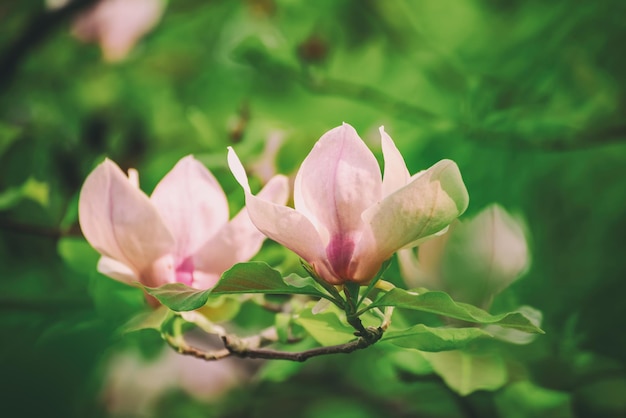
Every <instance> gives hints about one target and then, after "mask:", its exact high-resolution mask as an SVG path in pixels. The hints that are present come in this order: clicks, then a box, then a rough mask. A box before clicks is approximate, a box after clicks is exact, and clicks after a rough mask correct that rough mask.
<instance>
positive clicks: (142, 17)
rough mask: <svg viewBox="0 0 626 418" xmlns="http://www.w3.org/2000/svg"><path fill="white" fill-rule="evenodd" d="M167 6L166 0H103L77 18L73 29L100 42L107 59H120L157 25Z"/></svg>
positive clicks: (89, 39)
mask: <svg viewBox="0 0 626 418" xmlns="http://www.w3.org/2000/svg"><path fill="white" fill-rule="evenodd" d="M164 9H165V1H164V0H100V1H99V2H98V3H97V4H96V5H95V6H94V7H93V8H91V9H90V10H88V11H87V12H85V13H83V14H81V15H80V16H79V17H78V19H76V21H75V22H74V27H73V33H74V35H75V36H76V37H77V38H79V39H81V40H83V41H85V42H98V43H99V44H100V47H101V49H102V55H103V56H104V59H105V60H106V61H110V62H114V61H120V60H122V59H124V58H125V57H126V56H127V55H128V54H129V53H130V51H131V50H132V49H133V47H134V46H135V44H136V43H137V42H138V41H139V40H140V39H141V38H142V37H143V36H144V35H145V34H147V33H148V32H150V31H151V30H152V28H154V26H156V24H157V23H158V22H159V20H160V19H161V15H162V14H163V10H164Z"/></svg>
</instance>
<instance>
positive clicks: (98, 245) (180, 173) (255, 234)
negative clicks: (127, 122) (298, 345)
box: [78, 156, 288, 289]
mask: <svg viewBox="0 0 626 418" xmlns="http://www.w3.org/2000/svg"><path fill="white" fill-rule="evenodd" d="M130 174H131V175H130V177H127V176H126V175H125V174H124V173H123V172H122V170H120V168H119V167H118V166H117V165H116V164H115V163H114V162H112V161H111V160H108V159H107V160H105V161H104V162H103V163H101V164H100V165H98V167H96V168H95V169H94V171H93V172H92V173H91V174H89V176H88V177H87V179H86V180H85V184H84V185H83V188H82V190H81V193H80V200H79V205H78V210H79V219H80V225H81V229H82V231H83V234H84V235H85V238H86V239H87V241H89V243H90V244H91V245H92V246H93V247H94V248H95V249H96V250H97V251H98V252H99V253H100V254H102V257H101V258H100V261H99V263H98V271H100V272H101V273H103V274H105V275H107V276H109V277H112V278H114V279H118V280H121V281H123V282H126V283H131V284H132V283H134V282H137V281H139V282H141V283H142V284H144V285H146V286H160V285H163V284H166V283H175V282H178V283H184V284H186V285H188V286H191V287H195V288H199V289H206V288H210V287H212V286H213V285H214V284H215V283H216V282H217V280H218V279H219V277H220V275H221V273H223V272H224V271H225V270H227V269H228V268H230V267H231V266H232V265H233V264H235V263H238V262H242V261H246V260H248V259H250V258H251V257H252V256H253V255H254V254H256V253H257V252H258V250H259V248H260V247H261V244H262V242H263V240H264V239H265V237H264V236H263V235H262V234H261V233H259V231H258V230H257V229H256V228H255V227H254V225H253V224H252V223H251V222H250V219H249V217H248V214H247V212H246V209H245V208H244V209H242V210H241V212H239V214H238V215H237V216H235V217H234V218H233V219H232V220H231V221H230V222H229V221H228V219H229V217H228V203H227V201H226V195H225V194H224V192H223V190H222V188H221V187H220V185H219V183H218V182H217V180H216V179H215V177H213V175H212V174H211V173H210V172H209V170H207V169H206V168H205V167H204V166H203V165H202V164H201V163H200V162H198V161H197V160H196V159H194V158H193V157H192V156H187V157H185V158H183V159H181V160H180V161H179V162H178V163H177V164H176V166H175V167H174V168H173V169H172V170H171V171H170V172H169V173H168V174H167V175H166V176H165V177H164V178H163V179H162V180H161V181H160V182H159V184H158V185H157V186H156V188H155V189H154V192H153V193H152V196H150V197H148V196H147V195H146V194H144V193H143V192H142V191H141V190H140V189H139V187H138V179H137V176H136V172H135V171H131V173H130ZM259 195H260V196H264V198H265V199H268V200H270V201H274V202H277V203H285V202H286V200H287V197H288V185H287V179H286V178H285V177H284V176H276V177H274V178H273V179H272V180H270V182H269V183H268V184H267V185H266V186H265V188H264V189H263V190H262V191H261V192H260V193H259Z"/></svg>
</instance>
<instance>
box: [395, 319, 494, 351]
mask: <svg viewBox="0 0 626 418" xmlns="http://www.w3.org/2000/svg"><path fill="white" fill-rule="evenodd" d="M489 336H490V335H489V333H488V332H486V331H483V330H482V329H480V328H431V327H427V326H426V325H423V324H417V325H415V326H412V327H411V328H409V329H405V330H402V331H390V332H387V333H385V335H384V337H383V341H388V342H391V343H392V344H394V345H397V346H399V347H404V348H415V349H417V350H420V351H432V352H438V351H447V350H457V349H460V348H464V347H465V346H467V345H468V344H469V343H470V342H472V341H474V340H476V339H478V338H485V337H489Z"/></svg>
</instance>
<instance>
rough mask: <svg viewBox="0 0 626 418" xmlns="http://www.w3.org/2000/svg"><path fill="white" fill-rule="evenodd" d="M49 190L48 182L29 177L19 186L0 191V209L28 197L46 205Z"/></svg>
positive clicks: (9, 206)
mask: <svg viewBox="0 0 626 418" xmlns="http://www.w3.org/2000/svg"><path fill="white" fill-rule="evenodd" d="M49 194H50V190H49V187H48V184H47V183H45V182H41V181H38V180H36V179H35V178H33V177H29V178H28V180H26V181H25V182H24V183H23V184H22V185H21V186H17V187H11V188H9V189H6V190H4V191H3V192H0V210H3V209H9V208H11V207H13V206H15V205H17V204H18V203H19V202H20V201H21V200H22V199H30V200H32V201H34V202H37V203H39V204H40V205H41V206H47V205H48V196H49Z"/></svg>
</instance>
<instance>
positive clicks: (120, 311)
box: [89, 270, 146, 323]
mask: <svg viewBox="0 0 626 418" xmlns="http://www.w3.org/2000/svg"><path fill="white" fill-rule="evenodd" d="M90 279H91V280H90V282H89V293H90V294H91V297H92V298H93V301H94V304H95V306H96V311H97V312H98V314H99V315H101V316H102V317H104V318H105V319H106V320H109V321H114V322H121V323H123V322H126V321H128V318H129V317H131V316H132V315H135V314H136V313H137V312H138V311H141V310H143V309H145V306H146V302H145V295H144V293H143V291H141V289H139V288H136V287H133V286H128V285H127V284H125V283H121V282H118V281H117V280H113V279H111V278H109V277H105V276H103V275H101V274H99V273H97V272H96V271H95V270H94V271H93V272H92V274H91V276H90Z"/></svg>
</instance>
